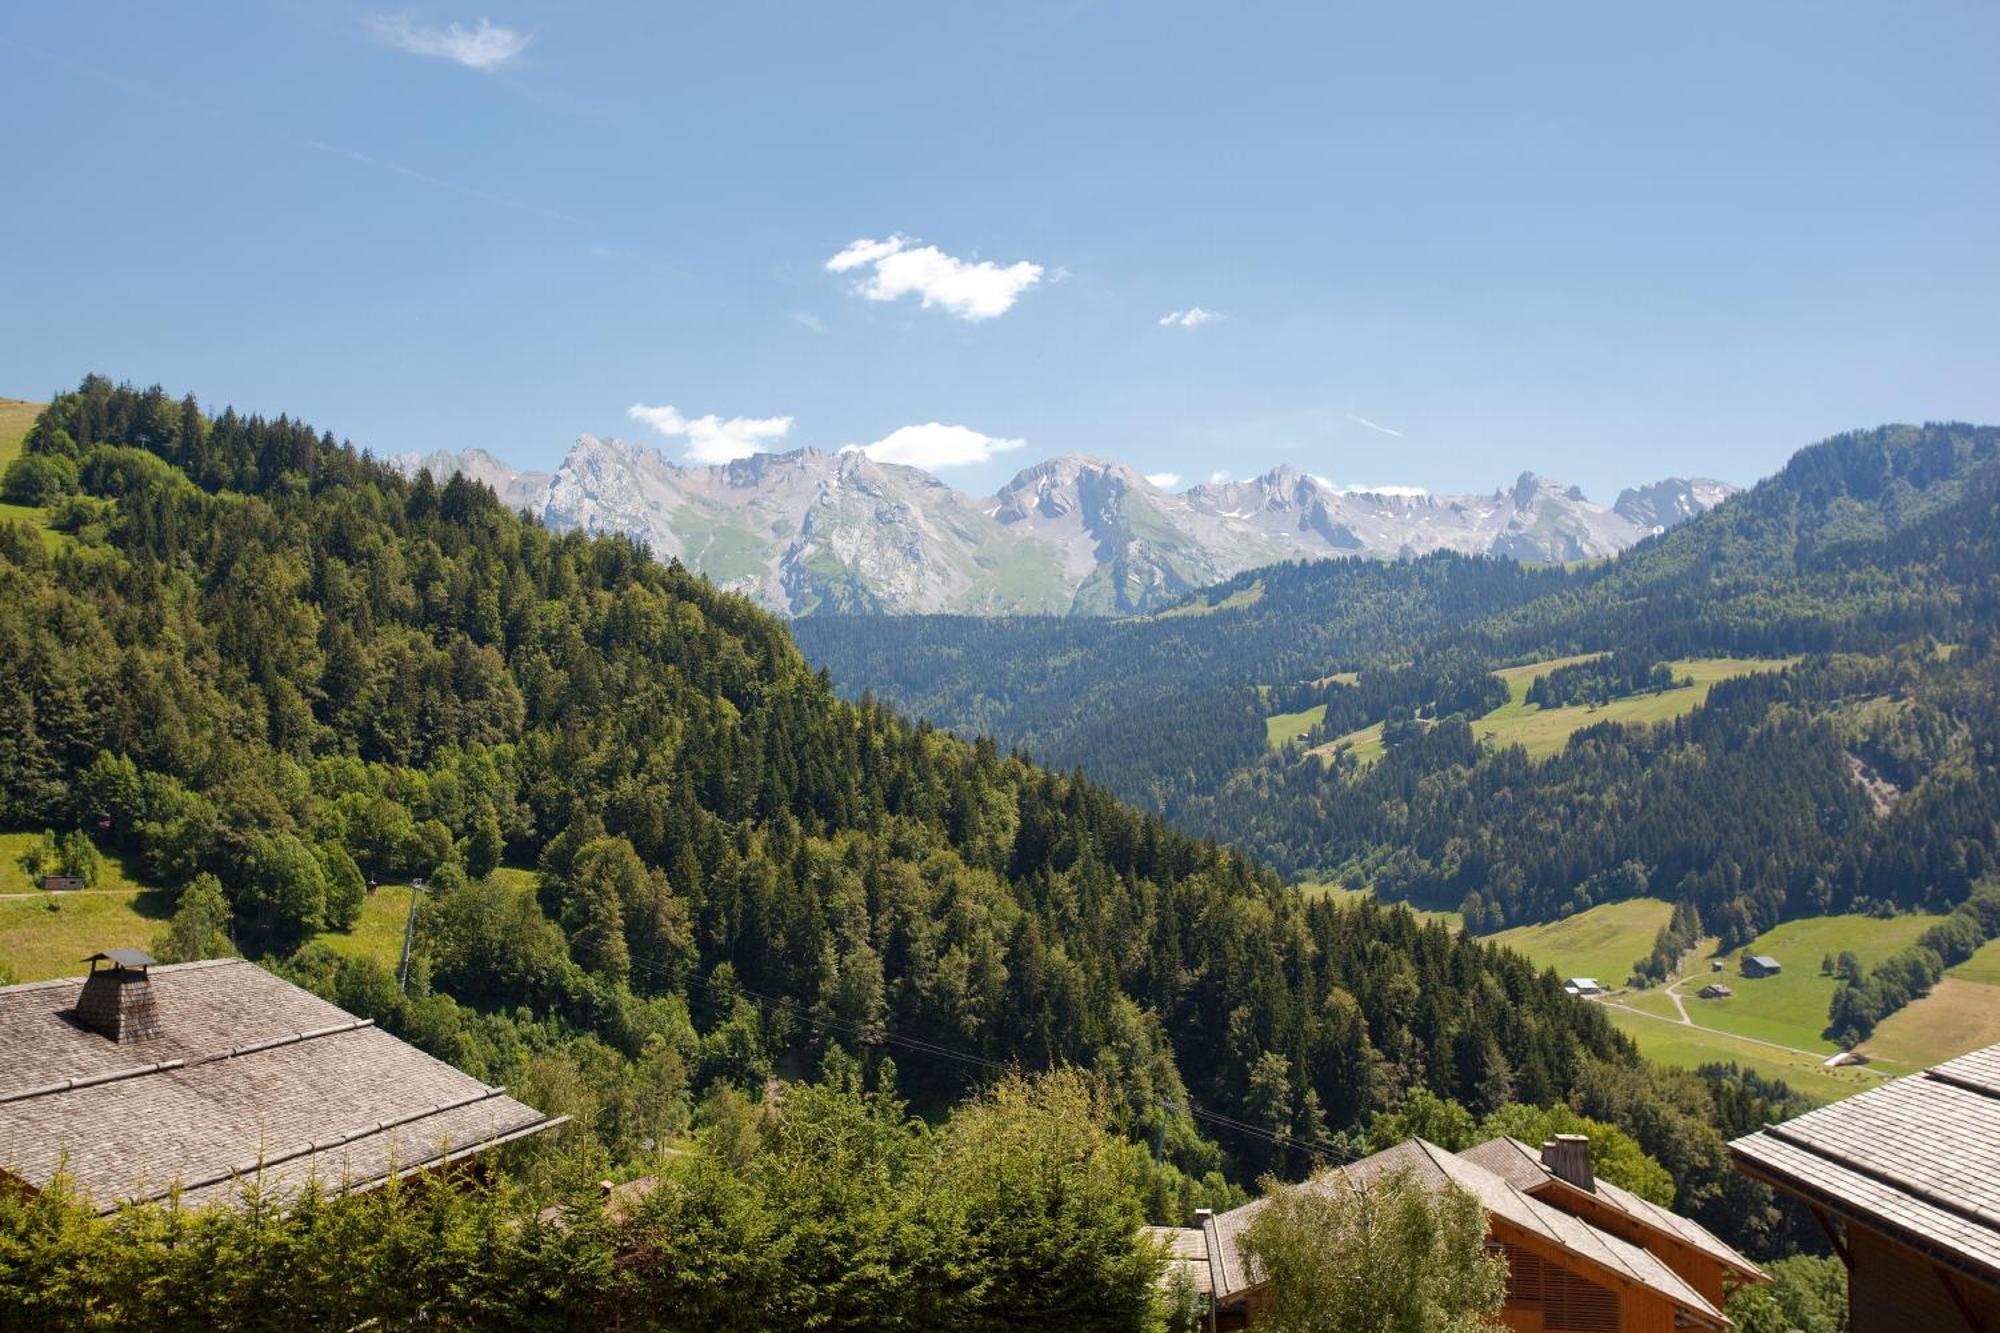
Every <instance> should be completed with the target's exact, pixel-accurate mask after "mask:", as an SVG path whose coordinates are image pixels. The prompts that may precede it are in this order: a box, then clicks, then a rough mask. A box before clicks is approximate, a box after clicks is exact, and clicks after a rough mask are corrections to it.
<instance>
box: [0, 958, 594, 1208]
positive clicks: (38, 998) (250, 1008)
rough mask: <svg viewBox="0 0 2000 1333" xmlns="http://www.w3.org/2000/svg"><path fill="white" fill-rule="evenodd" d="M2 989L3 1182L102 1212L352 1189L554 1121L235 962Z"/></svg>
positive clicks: (100, 971)
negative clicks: (59, 1191) (55, 1183)
mask: <svg viewBox="0 0 2000 1333" xmlns="http://www.w3.org/2000/svg"><path fill="white" fill-rule="evenodd" d="M84 961H86V962H88V963H89V964H90V974H89V975H88V976H84V977H71V978H68V979H66V980H61V981H39V982H30V983H28V984H26V985H18V986H5V987H0V1186H12V1187H13V1188H16V1189H21V1188H25V1189H28V1190H37V1191H38V1190H41V1189H44V1188H46V1187H47V1186H48V1184H49V1182H50V1180H51V1179H52V1178H53V1177H54V1176H55V1175H56V1173H57V1171H58V1169H61V1170H62V1171H64V1172H65V1173H66V1174H67V1175H68V1177H69V1179H70V1181H71V1182H72V1184H73V1185H74V1186H75V1187H76V1188H77V1189H78V1190H80V1191H81V1192H82V1193H83V1195H84V1196H85V1197H86V1198H87V1199H88V1200H89V1201H90V1202H91V1204H92V1205H93V1206H94V1207H96V1208H97V1209H98V1211H99V1212H105V1213H108V1212H111V1211H114V1210H115V1209H116V1208H117V1207H118V1206H119V1205H120V1204H121V1203H124V1202H127V1201H131V1202H142V1201H146V1200H153V1199H162V1198H166V1197H167V1196H169V1195H170V1194H172V1193H174V1192H175V1191H176V1190H178V1191H179V1192H180V1197H181V1199H182V1201H183V1202H185V1203H188V1204H202V1203H208V1202H212V1201H216V1200H233V1199H235V1198H237V1197H239V1193H240V1190H241V1188H242V1187H243V1185H244V1184H246V1183H248V1182H251V1181H254V1182H255V1183H256V1184H257V1185H258V1186H259V1187H260V1189H261V1191H262V1192H263V1194H264V1196H265V1197H266V1198H276V1199H279V1200H283V1199H285V1198H287V1197H290V1196H292V1195H295V1194H297V1193H298V1192H299V1191H300V1190H301V1189H303V1188H304V1187H305V1186H306V1184H307V1182H308V1181H312V1180H317V1181H318V1183H319V1184H320V1185H321V1186H322V1187H323V1188H327V1189H333V1190H359V1189H368V1188H371V1187H373V1186H375V1185H379V1184H381V1183H383V1182H384V1181H387V1180H389V1179H391V1178H392V1177H394V1176H397V1175H404V1174H408V1173H411V1172H416V1171H423V1170H428V1169H430V1168H433V1167H438V1166H443V1165H444V1164H446V1163H448V1162H453V1163H455V1162H460V1161H463V1160H465V1159H466V1158H468V1157H472V1156H474V1155H476V1154H479V1153H483V1152H485V1151H487V1150H489V1149H491V1148H493V1147H496V1146H497V1145H499V1144H502V1143H506V1142H509V1141H511V1140H514V1139H520V1138H524V1137H526V1136H529V1135H532V1134H539V1133H542V1132H544V1131H546V1130H549V1129H552V1128H554V1127H555V1126H556V1125H558V1124H560V1123H562V1119H563V1118H562V1117H557V1118H553V1119H552V1118H550V1117H548V1116H545V1115H543V1114H541V1113H540V1112H539V1111H536V1110H534V1109H533V1108H531V1107H528V1106H524V1105H522V1104H521V1103H520V1102H517V1101H515V1100H514V1099H513V1098H511V1097H509V1096H507V1095H506V1093H505V1091H504V1090H503V1089H501V1088H493V1087H488V1086H487V1085H485V1084H484V1083H481V1082H480V1081H479V1080H477V1079H475V1078H473V1077H471V1076H470V1075H468V1074H465V1073H462V1072H460V1071H459V1070H457V1069H454V1068H452V1067H451V1066H450V1065H448V1064H445V1063H444V1062H443V1061H440V1060H434V1059H432V1058H431V1057H430V1056H428V1055H426V1054H424V1053H423V1052H422V1051H419V1050H418V1049H417V1048H416V1047H414V1046H410V1045H408V1044H406V1043H404V1042H402V1041H398V1040H397V1039H396V1038H394V1037H392V1036H390V1035H389V1034H388V1033H386V1032H384V1031H382V1030H381V1029H380V1028H377V1027H376V1026H375V1025H374V1024H373V1022H371V1021H369V1020H367V1019H361V1018H356V1017H355V1016H354V1015H352V1014H350V1013H348V1012H346V1011H345V1010H343V1009H340V1008H337V1007H336V1006H334V1005H331V1004H328V1003H327V1002H326V1001H324V1000H321V999H319V998H318V997H316V996H314V995H311V994H309V993H307V992H306V991H303V990H301V989H299V988H298V987H297V986H294V985H292V984H291V983H290V982H287V981H284V980H282V979H280V978H278V977H275V976H273V975H272V974H271V973H269V972H266V971H265V970H264V969H262V968H260V967H257V966H256V965H255V964H252V963H247V962H245V961H243V960H242V959H240V958H227V959H212V960H209V961H206V962H198V963H181V964H176V965H172V966H165V967H163V966H159V965H157V964H155V963H154V962H153V960H152V959H151V958H149V957H147V956H146V955H145V954H144V953H141V952H140V951H138V950H136V949H112V950H107V951H106V952H104V953H100V954H94V955H92V956H91V957H90V958H88V959H86V960H84Z"/></svg>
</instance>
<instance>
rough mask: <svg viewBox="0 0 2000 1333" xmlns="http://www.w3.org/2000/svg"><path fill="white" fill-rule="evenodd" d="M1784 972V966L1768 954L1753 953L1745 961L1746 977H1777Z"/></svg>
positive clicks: (1744, 971) (1744, 972) (1744, 973)
mask: <svg viewBox="0 0 2000 1333" xmlns="http://www.w3.org/2000/svg"><path fill="white" fill-rule="evenodd" d="M1784 970H1785V968H1784V965H1783V964H1782V963H1780V962H1779V961H1778V960H1777V959H1775V958H1773V957H1771V955H1770V954H1767V953H1753V954H1751V955H1750V956H1749V957H1748V958H1745V959H1744V960H1743V975H1744V976H1746V977H1775V976H1777V975H1778V974H1779V973H1780V972H1782V971H1784Z"/></svg>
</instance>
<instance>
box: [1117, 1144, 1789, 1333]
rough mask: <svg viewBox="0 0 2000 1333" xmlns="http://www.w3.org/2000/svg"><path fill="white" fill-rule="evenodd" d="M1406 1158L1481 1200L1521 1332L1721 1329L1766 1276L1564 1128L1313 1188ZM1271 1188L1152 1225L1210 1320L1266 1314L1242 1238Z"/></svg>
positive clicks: (1384, 1160)
mask: <svg viewBox="0 0 2000 1333" xmlns="http://www.w3.org/2000/svg"><path fill="white" fill-rule="evenodd" d="M1403 1168H1408V1169H1409V1170H1411V1171H1412V1172H1413V1173H1414V1174H1415V1176H1416V1178H1417V1179H1418V1180H1419V1181H1421V1182H1422V1183H1424V1184H1425V1185H1427V1186H1429V1187H1432V1188H1443V1187H1445V1186H1446V1185H1455V1186H1457V1187H1458V1188H1460V1189H1463V1190H1465V1191H1466V1192H1467V1193H1468V1194H1470V1195H1472V1196H1473V1197H1474V1198H1475V1199H1477V1200H1478V1201H1479V1202H1480V1204H1481V1206H1483V1207H1484V1208H1485V1210H1486V1218H1487V1226H1488V1233H1487V1242H1488V1244H1489V1245H1491V1246H1494V1247H1496V1248H1497V1249H1499V1250H1500V1251H1501V1252H1502V1253H1503V1254H1504V1255H1505V1256H1506V1259H1507V1273H1508V1278H1507V1300H1506V1304H1505V1306H1504V1307H1503V1308H1502V1311H1501V1322H1502V1324H1503V1325H1504V1326H1505V1327H1506V1328H1508V1329H1512V1330H1514V1331H1515V1333H1554V1331H1555V1330H1563V1331H1564V1333H1671V1331H1672V1330H1676V1329H1726V1328H1729V1327H1730V1326H1731V1323H1730V1320H1729V1318H1728V1317H1727V1316H1726V1315H1724V1314H1723V1312H1722V1304H1723V1301H1724V1299H1725V1298H1726V1295H1727V1293H1728V1292H1729V1291H1730V1290H1733V1289H1734V1288H1735V1287H1736V1286H1737V1285H1739V1284H1741V1283H1745V1282H1762V1281H1766V1280H1767V1279H1766V1278H1765V1276H1764V1274H1763V1273H1762V1272H1761V1271H1760V1270H1759V1269H1758V1268H1757V1267H1756V1266H1755V1265H1754V1264H1752V1263H1750V1262H1749V1261H1748V1260H1747V1259H1745V1258H1744V1257H1743V1256H1742V1255H1740V1254H1738V1253H1737V1252H1736V1251H1735V1250H1733V1249H1731V1248H1730V1247H1729V1246H1727V1245H1725V1244H1723V1243H1722V1242H1721V1241H1720V1240H1717V1239H1716V1238H1715V1237H1714V1236H1713V1235H1710V1234H1709V1233H1708V1232H1707V1231H1706V1230H1704V1229H1703V1228H1702V1227H1700V1226H1699V1225H1697V1224H1696V1223H1694V1222H1691V1221H1689V1220H1687V1219H1686V1218H1683V1217H1679V1216H1677V1215H1675V1214H1674V1213H1672V1212H1670V1211H1669V1210H1667V1209H1665V1208H1661V1207H1659V1206H1658V1205H1657V1204H1651V1203H1648V1202H1646V1201H1645V1200H1644V1199H1641V1198H1639V1197H1638V1196H1637V1195H1634V1194H1632V1193H1630V1192H1629V1191H1626V1190H1622V1189H1619V1188H1618V1187H1617V1186H1615V1185H1612V1184H1610V1183H1609V1182H1607V1181H1600V1180H1596V1179H1595V1178H1594V1177H1593V1175H1592V1173H1591V1168H1590V1145H1589V1142H1588V1140H1584V1139H1580V1138H1575V1137H1572V1136H1565V1137H1564V1138H1563V1139H1561V1140H1558V1141H1554V1142H1551V1143H1550V1144H1547V1145H1544V1148H1543V1150H1542V1151H1540V1152H1537V1151H1536V1150H1535V1149H1532V1148H1530V1147H1529V1146H1528V1145H1527V1144H1525V1143H1521V1142H1519V1141H1518V1140H1514V1139H1505V1138H1501V1139H1493V1140H1491V1141H1490V1142H1487V1143H1482V1144H1480V1145H1479V1146H1478V1147H1476V1148H1471V1149H1468V1150H1466V1151H1465V1152H1462V1153H1450V1152H1446V1151H1445V1150H1444V1149H1443V1148H1440V1147H1438V1146H1437V1145H1436V1144H1433V1143H1430V1142H1427V1141H1425V1140H1423V1139H1411V1140H1410V1141H1408V1142H1406V1143H1401V1144H1398V1145H1397V1146H1395V1147H1393V1148H1390V1149H1387V1150H1385V1151H1383V1152H1379V1153H1376V1154H1375V1155H1374V1156H1372V1157H1368V1158H1364V1159H1363V1160H1361V1161H1359V1162H1356V1163H1354V1164H1353V1165H1351V1166H1346V1167H1341V1168H1337V1169H1335V1170H1332V1171H1328V1172H1326V1173H1325V1174H1323V1175H1321V1176H1318V1177H1316V1178H1315V1179H1314V1180H1313V1181H1311V1182H1309V1183H1308V1184H1307V1185H1306V1188H1310V1189H1334V1188H1350V1187H1353V1186H1356V1185H1358V1186H1360V1187H1361V1188H1364V1189H1365V1188H1367V1186H1368V1183H1369V1182H1370V1181H1372V1180H1376V1179H1379V1178H1381V1177H1382V1176H1385V1175H1387V1174H1389V1173H1390V1172H1393V1171H1396V1170H1399V1169H1403ZM1265 1206H1266V1204H1265V1202H1264V1201H1263V1200H1258V1201H1257V1202H1254V1203H1250V1204H1246V1205H1244V1206H1243V1207H1241V1208H1237V1209H1233V1210H1231V1211H1230V1212H1227V1213H1221V1214H1218V1215H1213V1216H1198V1217H1197V1218H1196V1224H1195V1225H1194V1226H1192V1227H1177V1228H1154V1229H1153V1231H1154V1235H1155V1238H1156V1239H1158V1240H1160V1241H1161V1242H1162V1243H1163V1244H1165V1246H1166V1247H1167V1251H1168V1255H1169V1272H1172V1271H1173V1270H1174V1268H1179V1269H1180V1270H1182V1271H1183V1272H1186V1273H1187V1274H1188V1275H1189V1276H1190V1277H1192V1278H1193V1280H1194V1286H1195V1288H1196V1290H1198V1291H1200V1292H1201V1293H1203V1294H1204V1295H1206V1296H1207V1297H1208V1303H1209V1317H1208V1326H1209V1327H1210V1328H1212V1329H1215V1330H1224V1329H1254V1328H1255V1327H1256V1326H1257V1325H1258V1323H1259V1322H1260V1320H1262V1319H1264V1318H1266V1317H1268V1315H1269V1313H1270V1306H1269V1294H1268V1289H1267V1288H1266V1287H1265V1285H1264V1282H1263V1278H1262V1275H1261V1274H1260V1273H1259V1272H1258V1271H1257V1269H1256V1267H1255V1265H1254V1264H1253V1263H1251V1262H1250V1260H1249V1258H1248V1257H1247V1256H1246V1255H1244V1253H1243V1252H1242V1249H1241V1247H1240V1241H1241V1239H1242V1236H1243V1233H1244V1231H1245V1230H1247V1229H1248V1228H1249V1226H1250V1224H1251V1222H1253V1221H1254V1220H1255V1219H1256V1217H1257V1214H1258V1213H1259V1212H1260V1211H1262V1210H1263V1208H1264V1207H1265Z"/></svg>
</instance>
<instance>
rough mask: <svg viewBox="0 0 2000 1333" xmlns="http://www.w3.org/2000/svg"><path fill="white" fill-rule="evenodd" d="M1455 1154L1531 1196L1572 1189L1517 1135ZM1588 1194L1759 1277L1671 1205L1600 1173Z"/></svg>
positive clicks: (1759, 1272)
mask: <svg viewBox="0 0 2000 1333" xmlns="http://www.w3.org/2000/svg"><path fill="white" fill-rule="evenodd" d="M1459 1156H1460V1157H1462V1158H1464V1159H1465V1160H1467V1161H1469V1162H1471V1163H1473V1164H1474V1165H1476V1166H1483V1167H1485V1168H1486V1169H1487V1170H1488V1171H1491V1172H1493V1173H1494V1174H1495V1175H1497V1176H1499V1177H1501V1178H1502V1179H1504V1180H1505V1181H1506V1182H1507V1183H1508V1184H1510V1185H1512V1186H1514V1187H1515V1188H1516V1189H1521V1190H1526V1191H1527V1192H1529V1193H1530V1194H1546V1193H1547V1192H1548V1191H1549V1190H1551V1189H1575V1188H1576V1187H1575V1186H1574V1185H1571V1184H1570V1183H1569V1182H1568V1181H1566V1180H1564V1179H1562V1177H1560V1176H1558V1175H1556V1174H1555V1172H1553V1171H1551V1170H1549V1168H1548V1167H1547V1165H1545V1164H1544V1163H1543V1161H1542V1156H1541V1154H1540V1153H1538V1152H1536V1151H1535V1150H1534V1149H1533V1148H1532V1147H1530V1146H1529V1145H1527V1144H1525V1143H1523V1142H1521V1140H1519V1139H1516V1138H1508V1137H1501V1138H1497V1139H1488V1140H1487V1141H1486V1142H1484V1143H1482V1144H1479V1145H1478V1146H1477V1147H1472V1148H1467V1149H1466V1150H1465V1151H1464V1152H1462V1153H1460V1154H1459ZM1593 1193H1594V1196H1595V1197H1596V1198H1597V1199H1598V1200H1600V1201H1601V1202H1603V1203H1606V1204H1609V1205H1610V1206H1611V1207H1613V1208H1616V1209H1617V1210H1618V1211H1619V1212H1621V1213H1624V1214H1625V1215H1626V1216H1627V1217H1630V1218H1631V1219H1632V1220H1633V1221H1635V1222H1638V1223H1639V1224H1640V1225H1642V1226H1647V1227H1651V1228H1652V1229H1653V1230H1655V1231H1660V1232H1664V1233H1665V1234H1667V1235H1669V1236H1672V1237H1673V1238H1674V1239H1676V1240H1679V1241H1680V1242H1681V1243H1683V1244H1685V1245H1689V1246H1692V1247H1693V1248H1695V1249H1697V1250H1700V1251H1701V1252H1702V1253H1703V1254H1706V1255H1708V1256H1709V1257H1710V1258H1712V1259H1714V1260H1715V1261H1716V1262H1717V1263H1720V1264H1723V1265H1725V1266H1726V1267H1729V1268H1732V1269H1735V1270H1736V1271H1737V1272H1739V1273H1742V1274H1743V1275H1744V1276H1746V1277H1755V1278H1762V1277H1763V1276H1764V1274H1763V1272H1762V1270H1760V1269H1759V1268H1758V1267H1757V1265H1755V1264H1753V1263H1751V1262H1750V1261H1749V1260H1748V1259H1746V1258H1744V1257H1743V1256H1742V1254H1740V1253H1738V1252H1737V1251H1736V1250H1735V1249H1734V1248H1733V1247H1732V1246H1730V1245H1729V1244H1728V1243H1727V1242H1725V1241H1723V1240H1721V1239H1720V1238H1718V1237H1717V1236H1716V1235H1715V1233H1714V1232H1712V1231H1710V1230H1709V1229H1708V1228H1707V1227H1704V1226H1703V1225H1701V1223H1699V1222H1696V1221H1694V1220H1692V1219H1691V1218H1686V1217H1682V1216H1681V1215H1680V1214H1679V1213H1677V1212H1675V1211H1673V1209H1671V1208H1662V1207H1661V1206H1660V1205H1659V1204H1657V1203H1654V1202H1652V1201H1651V1200H1650V1199H1642V1198H1640V1197H1639V1196H1638V1195H1636V1194H1634V1193H1633V1192H1632V1191H1630V1190H1628V1189H1626V1188H1624V1187H1623V1186H1621V1185H1614V1184H1612V1183H1611V1182H1610V1181H1608V1180H1606V1179H1604V1177H1602V1176H1599V1177H1597V1180H1596V1188H1595V1190H1594V1191H1593Z"/></svg>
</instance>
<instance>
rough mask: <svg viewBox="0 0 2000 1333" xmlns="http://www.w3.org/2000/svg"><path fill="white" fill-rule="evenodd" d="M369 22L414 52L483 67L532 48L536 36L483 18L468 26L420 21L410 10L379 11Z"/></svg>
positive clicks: (378, 34) (385, 40) (381, 36)
mask: <svg viewBox="0 0 2000 1333" xmlns="http://www.w3.org/2000/svg"><path fill="white" fill-rule="evenodd" d="M368 26H369V27H370V28H371V29H372V30H373V31H374V33H375V40H377V41H379V42H381V43H382V44H383V45H384V46H387V47H391V48H393V49H395V50H397V51H407V52H408V53H409V54H411V55H413V56H435V57H437V58H438V59H440V60H449V61H452V62H454V63H456V64H460V65H463V66H465V67H466V68H467V69H476V70H480V71H487V70H496V69H499V68H501V67H502V66H503V65H506V64H509V63H510V62H512V61H513V60H514V59H515V58H516V57H517V56H519V55H520V54H521V52H523V51H525V50H527V49H528V43H529V42H530V41H531V40H533V39H532V38H530V37H529V36H528V34H526V33H524V32H516V31H514V29H512V28H503V27H501V26H500V25H498V24H496V23H488V22H487V21H486V20H485V19H481V20H479V22H478V23H477V24H475V25H474V26H472V27H470V28H467V27H462V26H460V25H459V24H456V23H452V24H448V25H447V26H445V27H442V28H434V27H430V26H428V25H426V24H422V23H418V22H417V21H416V20H415V19H413V18H411V17H410V16H409V15H408V14H377V15H376V16H375V17H374V18H372V19H370V20H369V22H368Z"/></svg>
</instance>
